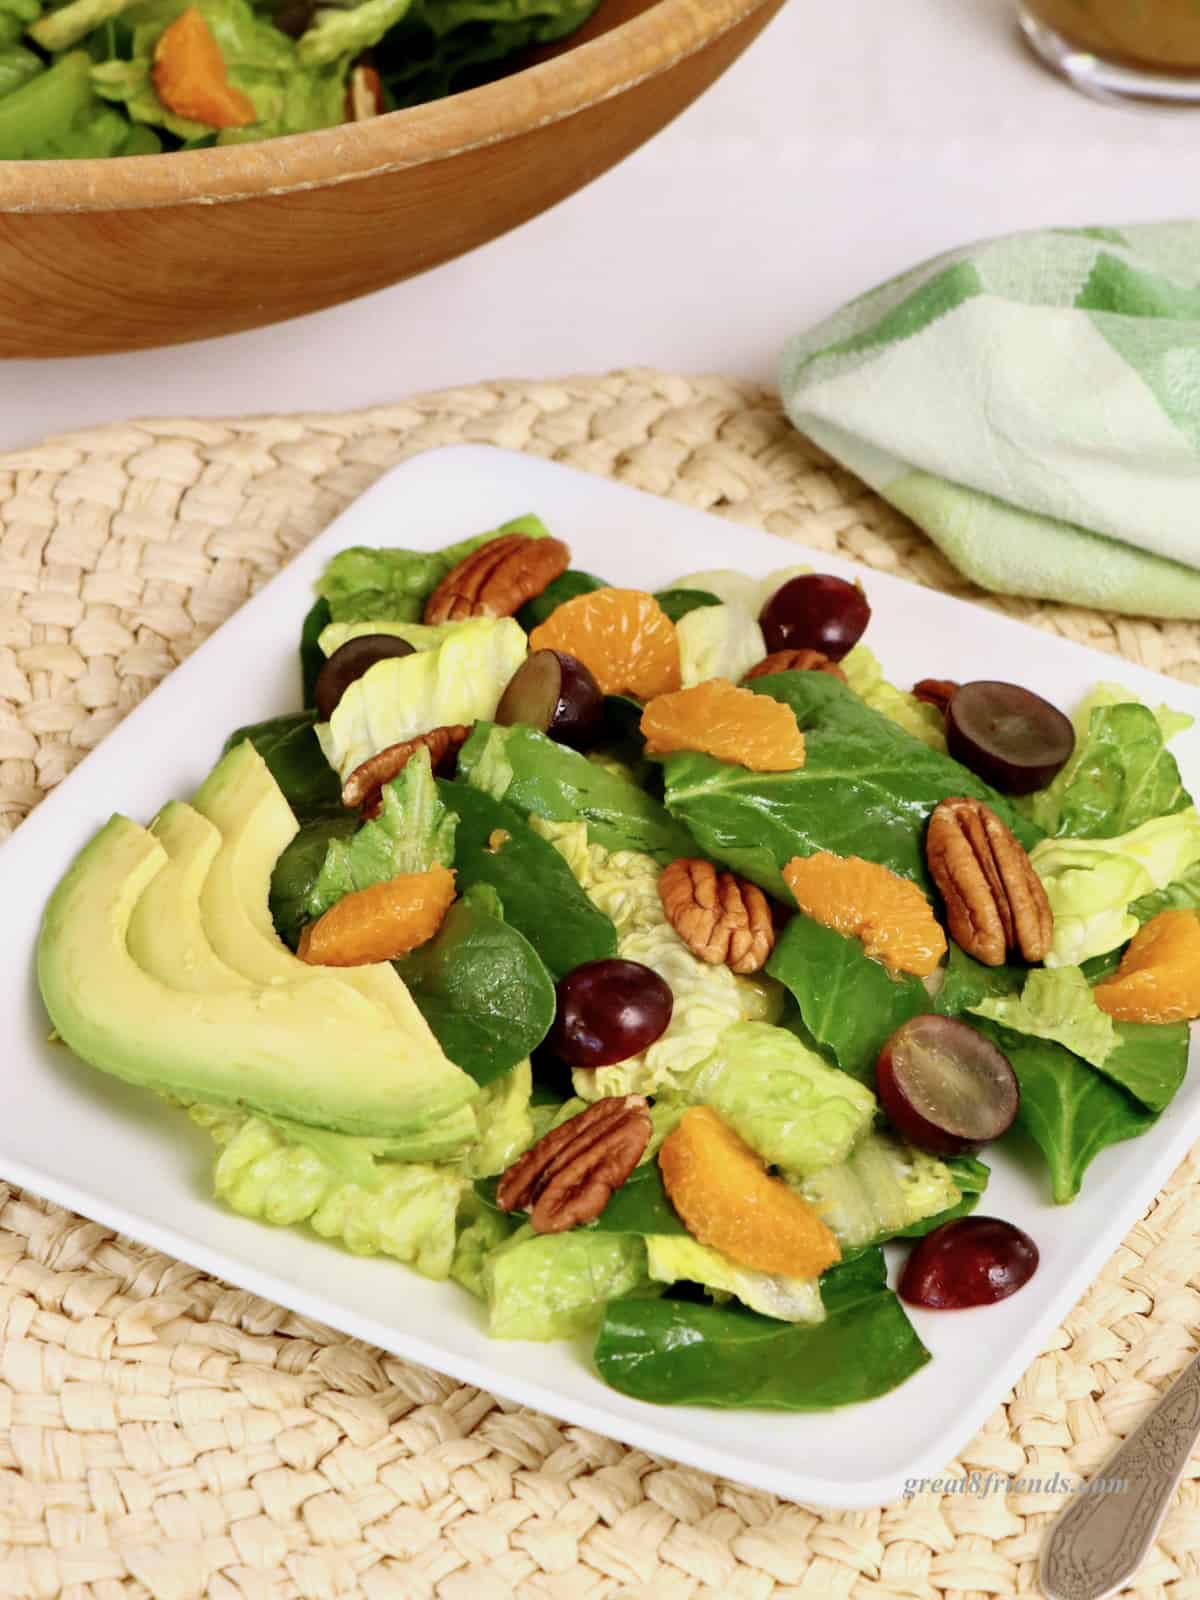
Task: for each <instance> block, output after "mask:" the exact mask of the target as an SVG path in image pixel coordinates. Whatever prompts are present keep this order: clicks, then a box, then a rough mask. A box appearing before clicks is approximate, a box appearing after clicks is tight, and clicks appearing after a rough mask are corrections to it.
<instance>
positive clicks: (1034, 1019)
mask: <svg viewBox="0 0 1200 1600" xmlns="http://www.w3.org/2000/svg"><path fill="white" fill-rule="evenodd" d="M968 1010H970V1011H972V1012H974V1013H975V1015H976V1016H980V1017H989V1018H990V1019H991V1020H992V1021H993V1022H998V1023H1000V1024H1001V1025H1002V1026H1003V1027H1005V1028H1010V1029H1011V1030H1012V1031H1013V1032H1014V1033H1030V1034H1033V1035H1035V1036H1036V1037H1037V1038H1039V1039H1053V1040H1055V1041H1056V1042H1057V1043H1058V1044H1061V1045H1065V1046H1066V1047H1067V1049H1068V1050H1071V1051H1074V1053H1075V1054H1076V1055H1077V1056H1081V1057H1082V1058H1083V1060H1084V1061H1087V1062H1090V1064H1091V1065H1092V1066H1093V1067H1103V1065H1104V1063H1105V1061H1106V1060H1107V1059H1108V1057H1109V1056H1110V1055H1111V1054H1112V1052H1113V1050H1115V1049H1116V1045H1117V1033H1116V1028H1115V1027H1114V1026H1113V1020H1112V1018H1111V1017H1110V1016H1108V1015H1107V1013H1106V1012H1103V1011H1101V1009H1100V1007H1099V1006H1098V1005H1097V1004H1096V1000H1095V997H1094V996H1093V994H1092V991H1091V989H1090V988H1089V987H1088V981H1087V979H1086V978H1085V977H1084V975H1083V973H1082V972H1081V971H1080V970H1079V968H1078V967H1056V968H1054V970H1053V971H1050V970H1047V969H1045V968H1036V969H1035V970H1034V971H1032V972H1031V973H1030V974H1029V976H1028V978H1027V979H1026V980H1025V987H1024V988H1023V989H1022V990H1021V993H1020V996H1019V997H1018V996H1007V997H1005V998H992V999H988V1000H981V1001H979V1002H978V1003H977V1004H976V1005H973V1006H969V1007H968Z"/></svg>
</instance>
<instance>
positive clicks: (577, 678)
mask: <svg viewBox="0 0 1200 1600" xmlns="http://www.w3.org/2000/svg"><path fill="white" fill-rule="evenodd" d="M603 709H604V696H603V695H602V694H601V693H600V686H599V684H598V683H597V682H596V680H595V678H594V677H593V676H592V674H591V671H590V670H589V669H588V668H587V667H586V666H585V665H584V664H583V662H582V661H580V660H579V658H578V657H577V656H570V655H568V654H567V653H566V651H565V650H535V651H534V652H533V654H532V655H531V656H528V657H527V658H526V659H525V660H524V661H523V662H522V663H521V665H520V666H519V667H518V668H517V670H516V671H515V672H514V673H513V675H512V677H511V678H510V679H509V681H508V687H507V688H506V689H505V691H504V693H503V694H502V695H501V696H500V704H499V705H498V706H497V707H496V718H495V720H496V721H497V722H499V723H501V724H502V725H503V726H505V727H507V726H508V725H509V724H511V723H514V722H524V723H528V725H529V726H530V727H531V728H536V729H537V730H538V732H539V733H546V734H549V736H550V737H551V738H552V739H557V740H558V742H559V743H560V744H569V745H574V746H582V745H585V744H587V743H588V742H589V741H590V739H591V738H592V737H593V736H594V735H595V734H596V733H597V732H598V730H599V726H600V716H601V712H602V711H603Z"/></svg>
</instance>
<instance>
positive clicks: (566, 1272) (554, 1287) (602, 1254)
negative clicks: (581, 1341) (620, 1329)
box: [483, 1224, 650, 1339]
mask: <svg viewBox="0 0 1200 1600" xmlns="http://www.w3.org/2000/svg"><path fill="white" fill-rule="evenodd" d="M649 1282H650V1279H649V1275H648V1273H647V1271H646V1247H645V1245H644V1244H643V1243H642V1241H641V1239H640V1238H638V1237H637V1236H636V1235H635V1234H625V1233H597V1232H594V1231H590V1230H587V1229H582V1228H573V1229H572V1230H571V1231H570V1232H568V1233H544V1234H538V1233H534V1231H533V1229H532V1228H531V1227H529V1226H528V1224H526V1225H525V1226H523V1227H521V1228H519V1229H518V1230H517V1232H516V1233H514V1234H513V1235H512V1236H511V1238H509V1239H508V1240H507V1241H506V1242H505V1243H504V1244H501V1245H500V1246H499V1248H498V1249H495V1250H493V1251H492V1252H491V1253H490V1254H489V1255H488V1256H487V1258H486V1259H485V1261H484V1263H483V1285H484V1291H485V1293H486V1296H487V1302H488V1332H489V1333H490V1334H491V1336H492V1338H493V1339H569V1338H572V1337H573V1336H574V1335H576V1334H580V1333H587V1332H589V1331H590V1330H591V1329H593V1328H595V1327H596V1326H597V1325H598V1323H599V1322H600V1319H601V1318H602V1317H603V1315H604V1308H605V1306H606V1305H607V1304H608V1302H609V1301H610V1300H615V1299H617V1298H618V1297H619V1296H621V1295H626V1294H630V1293H631V1292H633V1291H634V1290H636V1289H641V1288H645V1287H646V1286H647V1285H648V1284H649Z"/></svg>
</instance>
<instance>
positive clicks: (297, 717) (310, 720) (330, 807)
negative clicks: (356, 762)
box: [225, 711, 345, 823]
mask: <svg viewBox="0 0 1200 1600" xmlns="http://www.w3.org/2000/svg"><path fill="white" fill-rule="evenodd" d="M316 720H317V716H316V712H315V711H293V712H289V713H288V714H287V715H286V716H283V717H272V718H270V720H269V721H267V722H256V723H253V724H251V725H250V726H248V727H245V728H238V729H237V731H236V732H235V733H231V734H230V735H229V738H228V739H226V741H225V749H226V750H232V749H233V747H234V745H235V744H241V742H242V740H243V739H249V740H250V743H251V744H252V745H253V746H254V748H255V749H256V750H257V751H258V753H259V755H260V756H261V757H262V758H263V760H264V761H265V762H266V764H267V766H268V767H269V768H270V769H271V775H272V776H273V777H274V779H275V782H276V783H277V784H278V785H279V787H280V788H281V789H282V790H283V793H284V797H285V798H286V800H287V802H288V804H289V805H290V806H291V808H292V810H293V811H294V812H295V813H296V817H297V819H298V820H299V821H300V822H302V823H303V822H309V821H311V820H312V819H313V818H314V817H318V816H322V815H328V814H330V813H333V814H335V815H336V814H343V815H344V813H345V808H344V807H343V805H342V786H341V784H340V782H339V781H338V775H337V773H336V772H335V771H334V770H333V768H332V767H331V766H330V765H329V763H328V761H326V759H325V757H324V755H323V754H322V753H321V746H320V745H319V744H318V743H317V736H316V734H315V733H314V732H313V727H314V725H315V723H316Z"/></svg>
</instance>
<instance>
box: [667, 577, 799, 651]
mask: <svg viewBox="0 0 1200 1600" xmlns="http://www.w3.org/2000/svg"><path fill="white" fill-rule="evenodd" d="M811 571H812V568H811V567H808V566H795V567H776V568H775V570H774V572H768V573H767V575H766V577H765V578H751V577H750V576H749V575H748V574H747V573H745V572H734V571H733V569H732V568H731V567H715V568H713V569H712V570H711V571H709V572H688V573H685V575H684V576H683V577H682V578H676V579H675V581H674V583H672V584H671V588H672V589H700V590H703V591H704V592H705V593H706V594H715V595H716V597H717V599H718V600H719V601H720V602H721V603H722V605H727V606H737V607H739V608H740V609H741V610H742V611H744V612H748V613H749V615H750V616H752V617H753V618H755V620H756V621H757V619H758V614H759V612H760V611H761V610H762V608H763V607H764V606H765V605H766V603H767V601H768V600H769V599H770V598H771V596H772V595H773V594H774V593H775V591H776V589H782V588H783V586H784V584H785V583H787V582H789V581H790V580H791V579H792V578H801V577H803V576H804V575H805V574H806V573H809V572H811ZM766 653H767V652H766V649H765V648H764V649H763V652H762V654H763V655H766ZM760 659H761V657H760Z"/></svg>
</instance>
